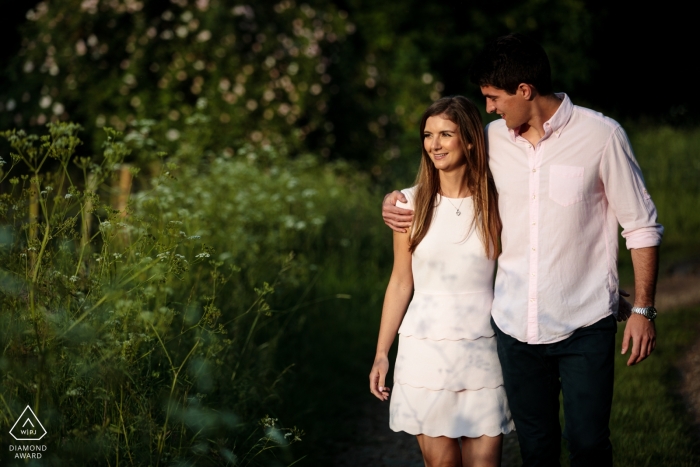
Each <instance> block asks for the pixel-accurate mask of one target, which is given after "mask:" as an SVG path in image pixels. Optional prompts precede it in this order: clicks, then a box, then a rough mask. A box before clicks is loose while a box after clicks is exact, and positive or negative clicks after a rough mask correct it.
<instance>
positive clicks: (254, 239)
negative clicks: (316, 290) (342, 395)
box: [0, 123, 352, 465]
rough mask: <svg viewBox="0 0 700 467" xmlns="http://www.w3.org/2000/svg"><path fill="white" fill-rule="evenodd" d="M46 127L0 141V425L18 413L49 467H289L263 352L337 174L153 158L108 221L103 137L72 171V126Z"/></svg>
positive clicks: (305, 261)
mask: <svg viewBox="0 0 700 467" xmlns="http://www.w3.org/2000/svg"><path fill="white" fill-rule="evenodd" d="M48 127H49V134H48V135H46V136H42V137H38V136H36V135H27V134H25V133H24V132H22V131H8V132H5V133H4V134H3V135H4V136H5V138H7V140H8V141H9V142H10V144H11V146H12V148H13V155H12V167H11V170H10V171H9V173H8V174H5V175H4V179H5V180H9V183H10V186H11V187H12V189H11V190H10V191H9V192H6V193H3V194H2V195H0V217H1V220H0V222H1V223H2V231H1V232H2V235H1V236H0V241H1V244H0V261H2V263H1V264H2V268H1V269H0V306H1V307H2V310H3V313H2V315H1V317H0V320H1V327H2V330H1V331H0V345H2V348H3V354H2V356H1V357H0V369H1V370H2V383H1V385H0V396H1V398H0V402H1V403H2V405H1V406H0V418H2V420H3V422H4V423H5V424H6V425H8V424H9V426H11V425H12V423H14V419H16V417H17V416H18V415H19V413H20V412H21V411H22V409H23V408H24V407H25V406H26V405H27V404H30V405H31V406H32V407H33V408H34V409H35V411H37V414H38V416H39V418H40V419H41V420H42V421H43V422H44V425H45V426H46V428H47V431H48V435H47V437H46V438H45V444H47V445H48V446H49V449H48V451H47V452H46V453H45V456H44V457H45V459H46V460H48V461H49V462H51V463H54V464H58V463H59V459H60V462H61V463H64V465H65V463H69V464H70V463H82V464H86V463H94V464H107V463H109V464H113V463H115V462H126V463H127V464H129V465H132V464H133V465H195V464H196V465H258V464H262V463H266V462H268V461H269V460H270V459H272V458H274V457H277V458H280V459H283V460H284V459H286V462H287V463H288V462H289V461H291V457H290V456H291V453H290V452H289V451H288V450H286V449H282V450H280V449H272V448H278V447H284V446H287V445H289V444H290V443H292V442H294V441H298V440H299V439H301V438H302V431H301V430H299V429H297V428H294V427H292V428H281V427H280V424H279V422H277V420H276V419H275V418H274V417H275V415H274V411H275V407H276V405H275V404H276V401H277V399H278V397H279V396H278V394H277V389H278V386H279V382H280V380H281V378H282V376H283V375H284V373H285V372H286V371H287V370H286V369H285V368H284V367H282V366H280V362H285V363H286V364H288V362H287V361H286V360H285V359H284V358H280V356H279V354H280V352H281V349H279V343H280V339H281V338H282V336H283V335H284V333H285V330H286V329H287V328H289V327H290V326H293V325H294V322H295V320H297V318H298V317H299V316H300V314H299V310H300V309H302V308H303V306H304V305H305V303H306V302H305V300H307V301H308V300H309V299H310V296H311V295H310V294H311V286H310V285H309V284H310V283H312V281H310V280H309V278H310V276H311V275H312V274H314V271H315V270H316V269H317V268H318V264H315V261H316V262H317V261H318V260H319V259H322V257H320V256H319V255H318V253H317V250H315V249H314V242H317V241H318V240H317V239H318V236H319V233H320V231H321V229H322V228H323V225H324V223H325V218H326V214H327V212H328V211H329V210H331V209H333V207H334V206H336V207H337V205H338V204H339V203H338V200H339V199H340V198H341V197H342V196H343V195H347V192H348V189H349V187H350V184H348V183H346V182H347V180H345V178H347V177H349V176H347V174H346V175H343V170H342V168H335V169H334V168H332V167H328V166H320V165H318V163H317V162H316V160H315V159H314V158H313V157H311V156H307V157H300V158H298V159H296V160H286V159H285V158H283V157H282V156H279V155H277V154H276V153H275V152H274V151H272V150H271V149H269V148H267V149H253V148H243V149H241V150H240V151H239V152H238V155H237V156H236V157H235V158H231V157H225V156H221V157H212V158H210V159H207V160H205V161H203V163H202V164H201V165H200V166H192V165H187V166H183V167H178V161H177V160H176V159H175V158H173V159H170V160H164V161H163V163H162V165H161V170H160V171H159V173H158V175H157V176H156V177H155V178H154V179H153V180H151V181H150V182H149V184H148V185H149V186H150V188H148V189H145V190H143V191H141V192H139V193H137V194H135V195H134V196H133V197H132V202H130V204H129V205H128V207H127V208H126V209H115V208H113V207H111V206H110V205H108V204H107V202H106V200H109V198H110V196H109V195H110V193H109V191H110V190H113V188H110V186H111V185H113V184H115V183H116V182H117V181H118V180H117V177H118V176H123V175H124V174H123V170H121V169H120V170H117V169H115V167H119V165H120V164H121V163H122V161H123V158H124V157H125V156H126V155H127V154H128V153H129V150H128V148H127V146H126V145H125V144H124V142H123V141H121V139H120V135H119V134H118V133H117V132H115V131H112V130H108V131H107V135H108V138H107V141H106V143H105V144H104V148H103V155H102V157H101V158H100V162H99V163H98V162H96V161H93V160H92V159H90V158H82V157H81V158H78V157H74V154H75V149H76V148H77V147H78V145H79V144H80V140H79V139H78V137H77V132H78V131H79V129H80V128H79V126H78V125H74V124H66V123H60V124H49V126H48ZM71 162H75V163H76V164H77V167H78V170H75V169H74V168H73V167H72V165H71ZM49 164H53V165H54V166H55V170H52V171H50V170H47V169H46V167H47V166H48V165H49ZM21 166H25V171H28V173H24V174H22V175H21V176H18V177H12V178H8V177H10V176H11V175H12V174H13V171H17V170H18V169H19V167H21ZM132 172H133V173H138V170H135V169H132ZM80 177H82V179H83V181H82V182H80V183H79V182H78V181H77V180H78V179H79V178H80ZM350 178H352V177H350ZM344 180H345V181H344ZM142 184H144V185H145V183H142ZM112 197H114V196H112ZM91 222H92V223H93V224H94V226H93V227H92V228H91V227H90V223H91ZM295 253H296V256H295ZM266 413H273V415H272V416H266V415H265V414H266ZM3 436H5V437H7V435H6V434H4V435H3ZM266 465H268V464H266Z"/></svg>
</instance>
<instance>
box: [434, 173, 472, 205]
mask: <svg viewBox="0 0 700 467" xmlns="http://www.w3.org/2000/svg"><path fill="white" fill-rule="evenodd" d="M466 170H467V166H466V165H463V166H461V167H459V168H457V169H454V170H450V171H449V172H446V171H444V170H440V171H439V175H440V194H441V195H442V196H445V197H447V198H466V197H467V196H470V195H471V192H470V191H469V187H468V186H467V180H466V178H465V174H466Z"/></svg>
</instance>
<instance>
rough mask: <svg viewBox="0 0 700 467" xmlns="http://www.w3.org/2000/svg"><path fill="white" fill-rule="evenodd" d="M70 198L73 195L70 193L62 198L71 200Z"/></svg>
mask: <svg viewBox="0 0 700 467" xmlns="http://www.w3.org/2000/svg"><path fill="white" fill-rule="evenodd" d="M72 197H73V195H72V194H70V193H66V195H65V196H64V198H65V199H71V198H72Z"/></svg>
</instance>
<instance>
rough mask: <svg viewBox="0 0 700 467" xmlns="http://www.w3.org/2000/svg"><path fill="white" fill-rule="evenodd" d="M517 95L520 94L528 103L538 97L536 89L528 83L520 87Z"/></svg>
mask: <svg viewBox="0 0 700 467" xmlns="http://www.w3.org/2000/svg"><path fill="white" fill-rule="evenodd" d="M516 93H517V94H520V95H521V96H522V97H523V99H525V100H526V101H531V100H532V99H534V98H535V96H536V95H537V91H536V90H535V87H534V86H533V85H531V84H527V83H520V84H519V85H518V90H517V91H516Z"/></svg>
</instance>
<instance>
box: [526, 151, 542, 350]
mask: <svg viewBox="0 0 700 467" xmlns="http://www.w3.org/2000/svg"><path fill="white" fill-rule="evenodd" d="M538 149H540V148H539V147H538V148H533V146H532V145H528V148H527V153H528V162H529V166H530V181H529V182H530V183H529V188H530V271H529V272H530V278H529V287H528V304H527V308H528V310H527V341H528V343H531V344H536V343H537V342H538V316H537V314H538V306H537V258H538V255H537V246H538V244H539V243H538V237H539V232H538V229H537V224H538V216H539V199H538V198H539V197H538V194H539V187H540V170H539V167H538V162H539V161H538V157H537V153H538V152H539V151H538Z"/></svg>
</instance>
